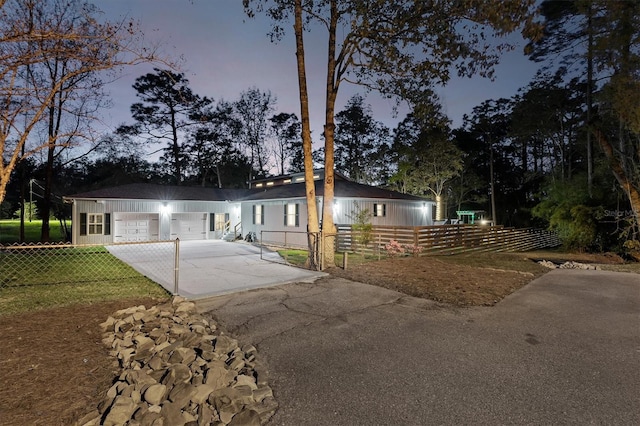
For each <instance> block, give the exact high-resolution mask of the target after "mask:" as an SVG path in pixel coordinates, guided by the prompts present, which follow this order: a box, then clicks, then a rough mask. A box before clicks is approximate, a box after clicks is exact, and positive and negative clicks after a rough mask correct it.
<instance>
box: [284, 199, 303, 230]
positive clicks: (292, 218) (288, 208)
mask: <svg viewBox="0 0 640 426" xmlns="http://www.w3.org/2000/svg"><path fill="white" fill-rule="evenodd" d="M299 215H300V205H299V204H285V205H284V226H300V219H299Z"/></svg>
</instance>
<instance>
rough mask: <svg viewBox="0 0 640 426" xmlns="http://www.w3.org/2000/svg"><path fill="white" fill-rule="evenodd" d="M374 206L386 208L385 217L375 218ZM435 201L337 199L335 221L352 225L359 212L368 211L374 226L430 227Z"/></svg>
mask: <svg viewBox="0 0 640 426" xmlns="http://www.w3.org/2000/svg"><path fill="white" fill-rule="evenodd" d="M374 204H383V205H384V206H385V208H384V210H385V215H384V216H374V215H373V211H374ZM434 204H435V203H434V202H433V201H410V200H390V199H366V198H356V199H354V198H336V199H335V206H334V214H333V220H334V222H335V223H337V224H345V225H346V224H352V223H353V222H354V220H353V218H352V216H353V215H354V214H355V213H356V212H357V211H358V209H359V210H364V209H368V210H369V213H370V214H371V216H370V221H371V224H372V225H381V226H382V225H384V226H428V225H433V217H432V210H433V208H432V206H433V205H434Z"/></svg>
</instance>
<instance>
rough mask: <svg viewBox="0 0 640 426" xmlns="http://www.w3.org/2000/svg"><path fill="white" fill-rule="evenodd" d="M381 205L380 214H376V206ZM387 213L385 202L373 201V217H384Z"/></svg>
mask: <svg viewBox="0 0 640 426" xmlns="http://www.w3.org/2000/svg"><path fill="white" fill-rule="evenodd" d="M379 206H381V207H382V209H381V210H382V212H381V213H382V214H378V207H379ZM386 215H387V205H386V204H385V203H373V216H374V217H385V216H386Z"/></svg>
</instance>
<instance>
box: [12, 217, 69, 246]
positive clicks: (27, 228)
mask: <svg viewBox="0 0 640 426" xmlns="http://www.w3.org/2000/svg"><path fill="white" fill-rule="evenodd" d="M70 224H71V221H67V226H70ZM41 228H42V220H39V219H38V220H33V221H31V222H29V221H28V220H25V222H24V237H25V242H26V243H37V242H39V241H40V231H41ZM49 232H50V234H51V235H50V237H51V241H65V239H66V238H65V235H64V232H63V230H62V227H61V226H60V222H59V221H58V220H57V219H51V220H50V222H49ZM18 242H20V221H19V220H13V219H11V220H9V219H2V220H0V244H14V243H18Z"/></svg>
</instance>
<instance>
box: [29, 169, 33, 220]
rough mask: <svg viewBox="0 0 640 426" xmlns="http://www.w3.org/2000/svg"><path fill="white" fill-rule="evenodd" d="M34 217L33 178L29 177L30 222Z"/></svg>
mask: <svg viewBox="0 0 640 426" xmlns="http://www.w3.org/2000/svg"><path fill="white" fill-rule="evenodd" d="M32 219H33V179H29V222H31V220H32Z"/></svg>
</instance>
